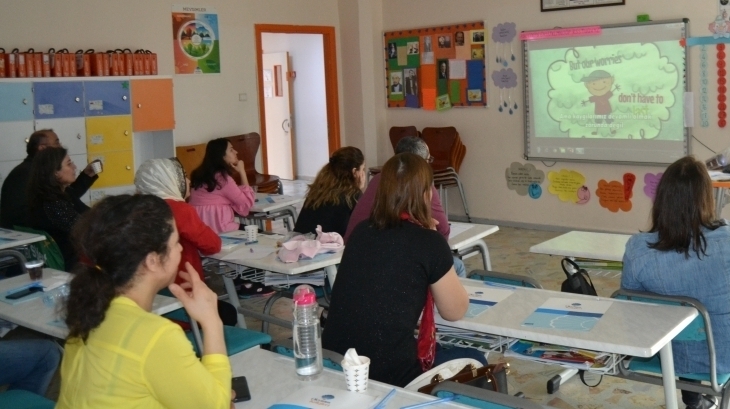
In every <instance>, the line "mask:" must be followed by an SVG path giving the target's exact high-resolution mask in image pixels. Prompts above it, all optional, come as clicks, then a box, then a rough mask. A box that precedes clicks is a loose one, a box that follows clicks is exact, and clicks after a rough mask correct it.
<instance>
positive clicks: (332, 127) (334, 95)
mask: <svg viewBox="0 0 730 409" xmlns="http://www.w3.org/2000/svg"><path fill="white" fill-rule="evenodd" d="M254 30H255V37H256V70H257V72H256V77H257V79H258V99H259V128H260V129H261V158H262V163H263V168H264V173H268V168H269V164H268V160H267V154H268V151H267V149H266V112H265V108H264V87H263V84H264V66H263V61H262V59H261V55H262V54H263V52H264V51H263V47H262V45H261V34H262V33H278V34H321V35H322V41H323V45H324V81H325V98H326V99H327V145H328V148H329V154H330V155H331V154H332V152H334V151H336V150H337V149H339V148H340V101H339V85H338V81H337V43H336V39H335V28H334V27H330V26H296V25H288V24H254ZM294 173H295V174H296V170H295V172H294Z"/></svg>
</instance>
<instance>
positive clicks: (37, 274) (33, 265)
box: [25, 260, 45, 281]
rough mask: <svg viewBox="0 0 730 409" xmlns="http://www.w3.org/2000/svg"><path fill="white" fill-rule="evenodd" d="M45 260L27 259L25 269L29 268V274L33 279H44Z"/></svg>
mask: <svg viewBox="0 0 730 409" xmlns="http://www.w3.org/2000/svg"><path fill="white" fill-rule="evenodd" d="M43 264H45V263H44V262H43V260H34V261H26V262H25V269H26V270H28V275H29V276H30V279H31V280H32V281H39V280H41V279H43Z"/></svg>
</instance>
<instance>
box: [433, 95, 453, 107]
mask: <svg viewBox="0 0 730 409" xmlns="http://www.w3.org/2000/svg"><path fill="white" fill-rule="evenodd" d="M447 109H451V101H449V96H448V95H446V94H444V95H439V96H438V97H436V110H437V111H445V110H447Z"/></svg>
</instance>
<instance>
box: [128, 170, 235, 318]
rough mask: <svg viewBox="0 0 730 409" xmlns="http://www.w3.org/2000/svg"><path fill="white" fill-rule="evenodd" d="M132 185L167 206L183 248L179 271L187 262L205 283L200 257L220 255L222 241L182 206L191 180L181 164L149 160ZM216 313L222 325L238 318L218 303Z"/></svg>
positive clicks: (225, 306)
mask: <svg viewBox="0 0 730 409" xmlns="http://www.w3.org/2000/svg"><path fill="white" fill-rule="evenodd" d="M134 185H135V186H136V187H137V192H139V193H142V194H148V195H154V196H157V197H159V198H161V199H164V200H165V202H167V204H168V205H169V206H170V209H172V215H173V217H174V219H175V225H176V226H177V230H178V233H179V234H180V244H181V245H182V248H183V250H182V257H181V258H180V264H179V267H178V269H179V271H185V263H186V262H188V263H190V265H191V266H193V269H195V271H197V272H198V273H199V274H200V278H201V279H204V278H205V277H204V276H203V263H202V262H201V259H200V253H202V254H204V255H208V254H215V253H218V252H219V251H221V238H220V237H218V235H217V234H216V233H215V232H214V231H213V230H211V228H210V227H208V226H207V225H206V224H205V223H203V221H202V220H200V217H199V216H198V213H197V212H196V211H195V209H194V208H193V207H192V206H190V205H189V204H187V203H186V202H185V199H187V197H188V196H189V195H190V180H189V179H188V178H187V176H186V175H185V171H184V170H183V167H182V165H181V164H180V162H179V161H178V160H177V159H150V160H148V161H146V162H145V163H143V164H142V165H141V166H140V167H139V169H138V170H137V174H136V176H135V178H134ZM183 281H184V280H182V279H181V278H180V276H179V275H178V277H177V278H176V279H175V282H176V283H178V284H179V283H181V282H183ZM218 313H219V314H220V316H221V319H222V320H223V324H224V325H236V323H237V320H238V316H237V313H236V309H235V308H234V307H233V306H232V305H231V304H228V303H226V302H223V301H218Z"/></svg>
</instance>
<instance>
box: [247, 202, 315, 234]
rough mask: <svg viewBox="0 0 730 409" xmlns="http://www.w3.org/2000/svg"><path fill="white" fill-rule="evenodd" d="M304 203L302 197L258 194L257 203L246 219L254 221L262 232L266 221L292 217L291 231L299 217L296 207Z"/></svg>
mask: <svg viewBox="0 0 730 409" xmlns="http://www.w3.org/2000/svg"><path fill="white" fill-rule="evenodd" d="M302 202H304V197H302V196H291V195H269V194H266V193H256V202H254V205H253V207H251V210H249V214H248V216H245V217H246V218H248V219H252V220H254V221H255V222H256V224H257V225H258V226H259V227H260V228H261V230H264V220H266V219H267V218H273V217H280V216H284V217H291V220H292V222H291V228H290V229H288V230H289V231H291V230H293V229H294V224H295V223H296V222H297V216H298V215H297V209H296V208H295V207H294V206H296V205H298V204H300V203H302Z"/></svg>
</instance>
